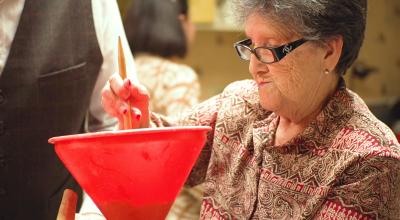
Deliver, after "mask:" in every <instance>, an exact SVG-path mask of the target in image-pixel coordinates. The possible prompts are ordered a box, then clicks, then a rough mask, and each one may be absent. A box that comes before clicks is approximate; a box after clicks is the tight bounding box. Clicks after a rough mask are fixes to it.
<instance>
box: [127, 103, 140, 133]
mask: <svg viewBox="0 0 400 220" xmlns="http://www.w3.org/2000/svg"><path fill="white" fill-rule="evenodd" d="M130 114H131V125H128V127H126V126H125V127H124V128H125V129H134V128H140V122H141V118H142V112H141V111H140V110H139V109H138V108H136V107H132V108H131V111H130Z"/></svg>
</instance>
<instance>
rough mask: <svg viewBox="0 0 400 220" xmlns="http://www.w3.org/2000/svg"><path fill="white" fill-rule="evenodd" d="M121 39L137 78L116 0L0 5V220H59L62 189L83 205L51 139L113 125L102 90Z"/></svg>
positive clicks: (4, 1) (15, 0) (8, 0)
mask: <svg viewBox="0 0 400 220" xmlns="http://www.w3.org/2000/svg"><path fill="white" fill-rule="evenodd" d="M118 36H121V37H122V39H123V44H124V46H125V51H126V60H127V66H128V69H129V70H130V72H131V73H132V72H134V69H133V68H134V63H133V58H132V55H131V54H130V52H129V46H128V44H127V41H126V38H125V34H124V30H123V25H122V21H121V17H120V14H119V10H118V6H117V4H116V1H115V0H80V1H71V0H63V1H54V0H34V1H25V0H1V1H0V219H2V220H18V219H21V220H22V219H24V220H25V219H38V220H39V219H40V220H54V219H55V218H56V213H57V210H58V207H59V204H60V201H61V197H62V194H63V191H64V189H65V188H72V189H74V190H75V191H76V192H79V193H78V194H79V196H78V197H79V198H80V199H79V201H81V190H80V187H79V186H78V184H77V183H76V182H75V181H74V179H73V178H72V176H71V175H70V173H69V172H68V171H67V170H66V169H65V167H64V165H63V164H62V163H61V162H60V161H59V159H58V158H57V156H56V154H55V152H54V148H53V146H52V145H50V144H48V143H47V140H48V139H49V138H50V137H52V136H59V135H67V134H75V133H81V132H85V131H99V130H105V129H111V127H114V125H115V124H116V122H117V120H115V119H112V118H110V117H108V116H107V114H106V113H105V112H104V110H103V108H102V106H101V104H100V101H101V99H100V91H101V89H102V87H103V86H104V84H105V82H106V81H107V80H108V79H109V77H110V75H111V74H112V73H113V72H116V71H117V65H116V64H117V62H116V61H117V59H116V54H117V53H116V48H117V39H118ZM131 80H133V81H135V79H134V78H131ZM78 197H77V198H78ZM77 204H78V206H79V204H80V202H77Z"/></svg>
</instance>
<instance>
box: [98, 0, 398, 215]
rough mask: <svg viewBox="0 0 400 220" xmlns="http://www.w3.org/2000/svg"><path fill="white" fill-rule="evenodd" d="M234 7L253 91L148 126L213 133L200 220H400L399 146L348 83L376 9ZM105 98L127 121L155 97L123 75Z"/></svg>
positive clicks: (196, 180) (323, 4) (288, 3)
mask: <svg viewBox="0 0 400 220" xmlns="http://www.w3.org/2000/svg"><path fill="white" fill-rule="evenodd" d="M234 4H235V6H236V9H237V10H236V11H235V14H237V15H238V16H239V17H240V18H242V21H243V23H244V29H245V34H246V36H247V38H246V39H243V40H242V41H239V42H237V43H235V44H234V46H235V48H236V51H237V53H238V55H239V57H240V58H242V59H243V60H247V61H249V62H250V63H249V71H250V73H251V75H252V77H253V80H243V81H238V82H234V83H232V84H230V85H228V86H227V87H226V88H225V90H224V91H223V92H222V93H220V94H218V95H216V96H214V97H212V98H210V99H208V100H206V101H204V102H202V103H200V104H198V105H196V106H195V107H194V108H192V109H191V110H190V111H188V112H186V113H185V114H184V115H181V117H180V118H179V119H178V121H176V120H171V119H169V118H168V117H164V116H161V115H158V114H156V113H150V118H146V117H142V118H141V120H143V122H142V123H141V124H142V125H148V124H150V126H158V127H162V126H175V125H181V126H182V125H203V126H210V127H212V131H210V132H209V134H208V141H207V142H206V145H205V146H204V148H203V151H202V154H201V155H200V157H199V158H198V160H197V162H196V165H195V166H194V168H193V169H192V172H191V174H190V176H189V178H188V180H187V184H188V185H196V184H200V183H204V196H203V201H202V208H201V214H200V219H353V218H354V219H398V218H399V216H400V145H399V142H398V141H397V140H396V137H395V135H394V134H393V132H392V131H391V130H390V128H389V127H388V126H387V125H385V124H384V123H382V122H381V121H379V120H378V119H377V118H376V117H375V116H374V115H373V114H372V113H371V111H370V110H369V109H368V107H367V105H366V104H365V102H364V101H363V100H362V99H361V98H360V97H359V96H358V95H357V94H356V93H354V92H353V91H351V90H349V89H348V88H346V85H345V82H344V79H343V75H344V74H345V72H346V70H347V69H348V68H349V67H350V66H351V65H352V64H353V62H354V60H355V59H356V58H357V56H358V53H359V50H360V48H361V45H362V42H363V39H364V32H365V25H366V13H367V10H366V9H367V1H366V0H352V1H348V0H329V1H326V0H314V1H297V0H279V1H275V0H236V1H234ZM116 94H124V95H125V96H124V97H119V96H117V95H116ZM127 94H130V97H128V99H126V97H127V96H128V95H127ZM102 98H103V105H104V108H105V110H106V111H107V112H109V113H110V114H111V115H113V116H114V117H117V118H119V120H120V118H122V117H121V115H123V114H124V112H125V111H126V109H127V106H128V103H127V102H129V103H130V105H132V106H133V107H136V108H139V109H140V110H141V112H149V105H148V103H149V101H150V97H149V96H148V95H147V93H146V91H145V90H143V88H142V87H141V85H138V84H133V83H132V84H130V86H129V87H126V86H123V81H122V80H121V79H120V77H119V76H118V74H114V75H113V77H112V78H110V80H109V85H107V86H105V87H104V89H103V95H102ZM119 123H122V121H121V120H120V121H119Z"/></svg>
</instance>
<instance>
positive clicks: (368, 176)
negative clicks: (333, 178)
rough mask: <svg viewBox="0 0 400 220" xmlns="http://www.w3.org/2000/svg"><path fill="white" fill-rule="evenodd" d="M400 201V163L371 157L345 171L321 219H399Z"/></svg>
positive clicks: (327, 202)
mask: <svg viewBox="0 0 400 220" xmlns="http://www.w3.org/2000/svg"><path fill="white" fill-rule="evenodd" d="M399 198H400V161H399V159H398V158H393V157H386V156H368V157H366V158H361V159H360V160H359V161H358V162H357V163H355V164H354V165H353V166H351V167H350V168H348V169H347V170H345V171H344V175H343V176H342V178H340V180H339V183H338V184H337V186H335V187H334V188H333V190H332V191H331V193H330V195H329V197H328V200H327V201H325V202H324V203H323V204H322V207H321V209H320V211H319V212H318V214H317V216H318V217H319V218H322V219H353V218H354V219H398V218H399V217H400V199H399ZM317 219H318V218H317Z"/></svg>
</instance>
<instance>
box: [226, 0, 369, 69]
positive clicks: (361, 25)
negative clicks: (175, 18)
mask: <svg viewBox="0 0 400 220" xmlns="http://www.w3.org/2000/svg"><path fill="white" fill-rule="evenodd" d="M233 2H234V8H235V11H236V12H237V18H238V20H239V22H244V21H245V20H246V18H247V17H248V16H249V15H251V14H253V13H259V14H261V15H263V16H265V17H266V19H272V20H273V21H274V22H278V24H280V25H283V26H284V27H287V28H288V30H292V31H294V32H295V33H297V34H300V35H301V36H303V37H304V38H305V39H307V40H317V41H324V40H329V39H331V38H333V37H337V36H342V37H343V49H342V54H341V56H340V59H339V62H338V64H337V66H336V69H335V70H336V72H337V73H338V74H341V75H343V74H344V73H345V72H346V70H347V69H348V68H349V67H350V66H351V65H352V64H353V62H354V61H355V60H356V58H357V56H358V53H359V51H360V48H361V45H362V42H363V40H364V31H365V23H366V11H367V1H366V0H234V1H233Z"/></svg>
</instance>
